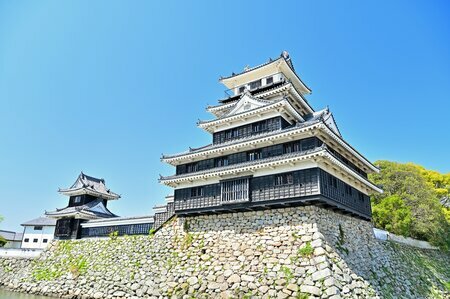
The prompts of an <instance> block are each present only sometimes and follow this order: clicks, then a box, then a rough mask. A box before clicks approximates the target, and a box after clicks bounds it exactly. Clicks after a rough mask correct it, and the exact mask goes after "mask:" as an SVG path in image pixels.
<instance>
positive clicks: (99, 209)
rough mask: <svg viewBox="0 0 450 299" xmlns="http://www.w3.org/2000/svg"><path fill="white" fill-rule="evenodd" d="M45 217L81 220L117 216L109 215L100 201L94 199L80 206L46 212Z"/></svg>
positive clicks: (109, 212) (108, 211)
mask: <svg viewBox="0 0 450 299" xmlns="http://www.w3.org/2000/svg"><path fill="white" fill-rule="evenodd" d="M45 215H47V216H49V217H52V218H62V217H75V218H81V219H97V218H110V217H117V215H115V214H113V213H111V211H110V210H108V208H106V207H105V205H104V204H103V200H102V199H96V200H93V201H91V202H89V203H86V204H84V205H81V206H75V207H66V208H63V209H56V210H55V211H50V212H47V211H46V212H45Z"/></svg>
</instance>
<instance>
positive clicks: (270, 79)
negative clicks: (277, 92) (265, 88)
mask: <svg viewBox="0 0 450 299" xmlns="http://www.w3.org/2000/svg"><path fill="white" fill-rule="evenodd" d="M272 83H273V77H269V78H267V79H266V85H269V84H272Z"/></svg>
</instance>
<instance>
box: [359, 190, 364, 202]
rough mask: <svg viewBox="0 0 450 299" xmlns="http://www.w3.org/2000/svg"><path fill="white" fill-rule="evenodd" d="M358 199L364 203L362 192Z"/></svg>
mask: <svg viewBox="0 0 450 299" xmlns="http://www.w3.org/2000/svg"><path fill="white" fill-rule="evenodd" d="M358 197H359V200H360V201H364V194H363V193H362V192H359V194H358Z"/></svg>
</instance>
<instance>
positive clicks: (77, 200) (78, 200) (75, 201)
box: [73, 196, 81, 203]
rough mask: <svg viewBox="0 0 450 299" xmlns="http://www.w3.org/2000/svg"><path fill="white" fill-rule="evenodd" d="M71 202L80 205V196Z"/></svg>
mask: <svg viewBox="0 0 450 299" xmlns="http://www.w3.org/2000/svg"><path fill="white" fill-rule="evenodd" d="M73 202H74V203H80V202H81V196H75V198H74V200H73Z"/></svg>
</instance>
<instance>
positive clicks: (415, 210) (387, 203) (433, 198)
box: [370, 161, 450, 248]
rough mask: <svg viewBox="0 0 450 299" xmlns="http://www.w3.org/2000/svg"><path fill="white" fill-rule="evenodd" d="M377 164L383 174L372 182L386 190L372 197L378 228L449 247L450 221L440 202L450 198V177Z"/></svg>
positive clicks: (417, 168) (406, 166)
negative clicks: (449, 196)
mask: <svg viewBox="0 0 450 299" xmlns="http://www.w3.org/2000/svg"><path fill="white" fill-rule="evenodd" d="M375 164H376V165H377V166H378V167H380V173H376V174H371V175H370V179H371V180H372V181H373V182H374V183H375V184H377V185H380V186H381V187H382V188H383V190H384V193H383V194H377V195H374V196H372V198H371V200H372V210H373V221H374V224H375V226H377V227H379V228H382V229H386V230H390V231H392V232H393V233H397V234H401V235H403V236H407V237H412V238H417V239H421V240H427V241H429V242H431V243H432V244H434V245H438V246H441V247H444V248H450V222H449V221H448V220H447V218H446V213H445V211H446V210H444V209H446V208H445V207H443V206H442V204H441V203H440V199H441V198H442V197H443V196H448V191H449V189H450V187H449V184H448V183H449V180H448V176H447V175H442V174H440V173H438V172H435V171H429V170H426V169H425V168H423V167H422V166H418V165H415V164H412V163H407V164H400V163H395V162H389V161H378V162H376V163H375Z"/></svg>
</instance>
